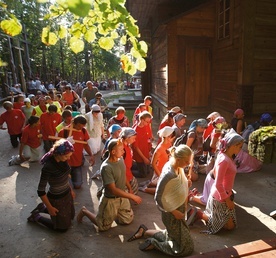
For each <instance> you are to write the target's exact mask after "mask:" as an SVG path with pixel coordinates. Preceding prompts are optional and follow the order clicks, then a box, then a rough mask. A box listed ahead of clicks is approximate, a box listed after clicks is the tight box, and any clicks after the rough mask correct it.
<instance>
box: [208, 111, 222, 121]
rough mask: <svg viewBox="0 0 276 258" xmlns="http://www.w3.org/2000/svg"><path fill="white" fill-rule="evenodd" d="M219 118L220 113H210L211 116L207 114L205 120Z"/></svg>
mask: <svg viewBox="0 0 276 258" xmlns="http://www.w3.org/2000/svg"><path fill="white" fill-rule="evenodd" d="M219 116H220V113H219V112H212V113H211V114H209V115H208V116H207V119H211V120H215V119H216V118H217V117H219Z"/></svg>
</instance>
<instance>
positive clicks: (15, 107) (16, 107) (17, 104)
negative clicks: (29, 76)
mask: <svg viewBox="0 0 276 258" xmlns="http://www.w3.org/2000/svg"><path fill="white" fill-rule="evenodd" d="M23 106H24V102H14V103H13V108H14V109H21V107H23Z"/></svg>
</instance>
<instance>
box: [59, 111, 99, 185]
mask: <svg viewBox="0 0 276 258" xmlns="http://www.w3.org/2000/svg"><path fill="white" fill-rule="evenodd" d="M86 123H87V120H86V118H85V117H84V116H82V115H78V116H76V117H74V119H73V123H72V124H71V125H70V126H67V127H65V128H64V129H62V130H61V131H60V132H59V134H58V136H59V137H62V138H68V137H69V139H70V138H71V139H70V141H71V140H73V142H72V143H73V145H74V150H75V151H74V152H73V154H72V156H71V157H70V159H69V160H68V164H69V165H70V166H71V180H72V184H73V186H74V188H75V189H79V188H81V185H82V166H83V163H84V158H83V149H85V151H86V152H87V154H88V155H89V156H90V160H89V162H90V164H91V165H94V163H95V158H94V156H93V154H92V152H91V149H90V147H89V145H88V144H86V143H85V142H87V141H88V140H89V139H90V136H89V135H88V133H87V130H86V129H85V128H84V127H85V125H86Z"/></svg>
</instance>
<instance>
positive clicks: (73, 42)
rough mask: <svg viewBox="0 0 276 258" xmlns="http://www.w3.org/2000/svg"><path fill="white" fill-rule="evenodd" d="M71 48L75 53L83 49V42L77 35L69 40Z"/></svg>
mask: <svg viewBox="0 0 276 258" xmlns="http://www.w3.org/2000/svg"><path fill="white" fill-rule="evenodd" d="M69 44H70V48H71V50H72V51H73V52H74V53H75V54H77V53H79V52H81V51H83V49H84V42H83V40H81V39H78V38H77V37H72V38H71V39H70V41H69Z"/></svg>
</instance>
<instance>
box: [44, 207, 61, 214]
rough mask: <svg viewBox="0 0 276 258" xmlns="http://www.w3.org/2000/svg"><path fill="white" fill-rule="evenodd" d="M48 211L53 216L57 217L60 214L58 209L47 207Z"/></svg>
mask: <svg viewBox="0 0 276 258" xmlns="http://www.w3.org/2000/svg"><path fill="white" fill-rule="evenodd" d="M47 209H48V212H49V214H50V215H51V216H57V214H58V212H59V210H58V209H57V208H55V207H53V206H51V207H47Z"/></svg>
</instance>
